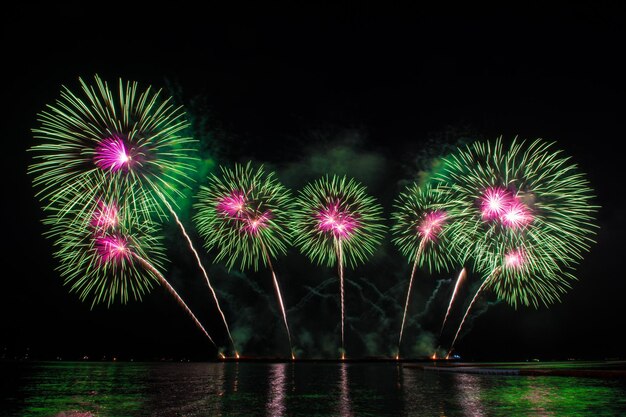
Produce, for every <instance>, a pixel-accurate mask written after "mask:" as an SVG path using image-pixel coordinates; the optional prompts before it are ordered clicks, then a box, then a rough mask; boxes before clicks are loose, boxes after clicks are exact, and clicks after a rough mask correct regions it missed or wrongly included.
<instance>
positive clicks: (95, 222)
mask: <svg viewBox="0 0 626 417" xmlns="http://www.w3.org/2000/svg"><path fill="white" fill-rule="evenodd" d="M117 213H118V208H117V205H116V204H115V203H111V204H106V203H105V202H103V201H98V207H97V208H96V209H95V210H94V212H93V214H92V215H91V226H92V227H93V228H95V229H98V230H106V229H114V228H115V227H116V226H117V223H118V215H117Z"/></svg>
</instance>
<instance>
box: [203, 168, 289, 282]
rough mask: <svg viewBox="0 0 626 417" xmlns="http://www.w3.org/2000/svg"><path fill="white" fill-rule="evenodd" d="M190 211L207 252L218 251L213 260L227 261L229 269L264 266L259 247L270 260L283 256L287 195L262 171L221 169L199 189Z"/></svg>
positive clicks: (285, 191) (287, 236)
mask: <svg viewBox="0 0 626 417" xmlns="http://www.w3.org/2000/svg"><path fill="white" fill-rule="evenodd" d="M194 207H195V208H196V210H197V212H196V215H195V216H194V221H195V222H196V225H197V228H198V232H199V233H200V235H201V236H202V237H203V238H204V242H205V247H206V248H207V250H209V251H210V250H214V249H215V250H217V257H216V261H220V260H225V261H226V264H227V266H228V267H229V268H232V267H233V266H235V265H236V264H239V266H240V267H241V269H247V268H250V267H252V268H254V269H255V270H256V269H258V267H259V264H263V265H267V259H266V257H265V256H264V252H263V246H264V247H265V250H267V254H268V256H269V257H271V258H276V257H277V256H278V255H280V254H285V253H286V251H287V245H288V244H289V241H290V239H291V235H290V233H289V228H288V227H287V221H288V219H287V215H288V211H289V210H290V207H291V198H290V193H289V191H288V190H287V189H286V188H285V187H284V186H283V185H282V184H280V183H279V182H278V181H277V180H276V177H275V176H274V173H269V174H268V173H266V172H265V170H264V169H263V167H260V168H258V169H256V170H255V169H253V168H252V166H251V164H247V165H245V166H244V165H235V167H234V169H232V170H231V169H227V168H222V176H221V178H220V177H217V176H215V175H213V176H211V177H210V178H209V184H208V185H207V186H201V187H200V191H199V192H198V195H197V198H196V203H195V204H194Z"/></svg>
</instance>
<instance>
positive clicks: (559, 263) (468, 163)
mask: <svg viewBox="0 0 626 417" xmlns="http://www.w3.org/2000/svg"><path fill="white" fill-rule="evenodd" d="M552 146H553V145H552V144H550V143H547V142H544V141H542V140H539V139H538V140H535V141H532V142H526V141H518V140H514V141H513V142H512V144H511V145H510V146H508V147H506V146H505V145H504V144H503V142H502V140H501V139H498V140H496V141H495V143H489V142H476V143H474V144H472V145H470V146H467V147H465V148H464V149H460V150H459V151H458V152H457V153H455V154H453V155H451V156H449V157H447V158H445V160H444V166H443V170H442V171H441V172H440V173H438V174H437V175H436V176H435V181H436V182H437V183H438V184H439V188H440V189H441V190H443V191H444V192H446V193H449V195H450V201H449V202H448V203H447V205H448V206H450V207H451V208H452V207H454V208H455V209H457V210H462V211H463V212H464V213H466V215H465V216H464V217H463V220H462V221H459V222H455V224H453V225H451V233H453V234H454V232H455V230H457V231H459V232H460V231H461V229H462V231H463V232H464V234H465V235H470V236H472V240H473V241H474V242H475V244H474V245H472V246H471V249H470V250H469V253H468V255H470V256H472V258H473V259H474V260H475V269H477V270H478V271H480V272H482V273H483V274H484V275H485V277H488V282H487V283H486V285H485V286H486V287H487V288H488V287H491V288H493V289H494V290H495V292H496V294H497V295H498V297H500V298H502V299H504V300H506V301H507V302H508V303H509V304H511V305H513V306H517V305H518V304H523V305H531V304H532V305H534V306H537V305H538V304H539V303H543V304H546V305H547V304H550V303H553V302H555V301H558V300H559V299H560V295H561V294H563V293H564V292H565V291H566V290H567V288H569V286H570V283H571V281H572V280H573V279H574V276H573V275H572V273H571V270H572V268H573V267H574V266H575V264H576V263H577V262H578V261H579V260H580V259H581V258H582V254H583V253H584V252H585V251H587V250H588V249H589V245H590V243H591V242H593V235H594V231H595V228H596V226H595V224H594V214H595V212H596V210H597V207H596V206H594V205H593V204H592V199H593V191H592V189H591V188H590V186H589V182H588V181H587V179H586V178H585V176H584V175H583V174H582V173H580V172H578V171H577V167H576V165H575V164H573V163H572V162H571V161H570V158H568V157H564V156H562V152H561V151H559V150H553V149H552Z"/></svg>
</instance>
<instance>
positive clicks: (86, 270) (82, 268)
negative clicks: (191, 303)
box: [45, 184, 215, 345]
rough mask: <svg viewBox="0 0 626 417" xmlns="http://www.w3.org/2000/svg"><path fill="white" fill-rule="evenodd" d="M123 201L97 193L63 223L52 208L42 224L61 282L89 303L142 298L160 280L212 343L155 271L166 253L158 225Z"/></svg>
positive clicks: (177, 296) (124, 301)
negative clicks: (46, 228)
mask: <svg viewBox="0 0 626 417" xmlns="http://www.w3.org/2000/svg"><path fill="white" fill-rule="evenodd" d="M89 187H90V185H89V184H86V185H85V188H86V189H87V188H89ZM82 194H83V195H84V193H82ZM65 197H66V198H71V195H70V194H65ZM76 198H78V197H76ZM122 199H124V197H122V196H119V195H116V196H114V197H102V196H99V197H98V198H97V199H96V200H94V202H93V203H92V204H87V207H86V208H84V209H83V208H81V209H80V210H77V211H76V216H75V218H74V221H72V222H67V221H65V220H66V218H67V213H64V214H63V215H62V216H61V217H57V214H58V213H61V212H62V210H58V211H56V212H55V211H54V210H50V214H49V216H48V217H47V219H46V221H45V222H46V223H48V224H50V225H51V229H50V231H49V232H48V235H49V237H52V238H53V239H54V245H55V247H56V251H55V257H56V258H57V259H58V260H59V268H58V270H59V272H60V274H61V276H62V277H63V278H64V281H65V284H66V285H68V286H69V287H70V291H71V292H75V293H78V295H79V297H80V299H81V300H83V301H86V300H91V305H92V307H93V306H94V305H96V304H98V303H106V304H107V305H111V304H112V303H114V302H116V301H119V302H122V303H126V302H127V301H128V300H129V298H130V299H134V300H140V299H141V298H142V296H143V295H144V294H146V293H147V292H149V291H150V290H151V289H152V287H153V285H154V284H155V283H159V284H161V285H163V286H164V287H165V288H166V289H167V290H168V292H169V293H170V294H172V296H174V298H175V299H176V301H177V302H178V303H179V304H180V305H181V306H182V307H183V308H184V310H185V311H186V312H187V314H189V316H190V317H191V319H192V320H193V321H194V323H195V324H196V326H198V328H199V329H200V330H201V331H202V332H203V333H204V335H205V336H206V337H207V338H208V339H209V340H210V341H211V343H213V345H215V343H214V341H213V339H212V338H211V336H210V335H209V334H208V333H207V331H206V330H205V328H204V327H203V326H202V324H201V323H200V321H199V320H198V319H197V318H196V316H195V315H194V314H193V312H192V311H191V310H190V309H189V307H188V306H187V304H186V303H185V302H184V301H183V299H182V298H181V297H180V296H179V295H178V293H177V292H176V290H175V289H174V288H173V287H172V286H171V285H170V283H169V282H168V281H167V280H166V279H165V277H164V276H163V274H162V273H160V272H159V269H162V263H163V261H164V260H165V257H164V249H163V246H162V245H161V242H160V239H159V238H158V237H157V236H158V234H157V233H156V232H157V230H156V226H155V225H154V224H153V223H152V222H150V221H148V220H146V219H140V218H138V217H137V216H136V214H134V213H133V211H132V210H130V209H128V208H127V207H126V206H125V205H122V204H120V200H122ZM81 200H82V198H81ZM54 213H56V214H54Z"/></svg>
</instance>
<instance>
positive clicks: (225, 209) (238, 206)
mask: <svg viewBox="0 0 626 417" xmlns="http://www.w3.org/2000/svg"><path fill="white" fill-rule="evenodd" d="M245 208H246V196H245V194H244V193H242V192H241V191H238V190H235V191H232V192H231V193H230V195H227V196H226V197H222V198H221V199H220V200H219V201H218V203H217V211H218V212H219V213H220V214H222V215H223V216H224V217H230V218H231V219H237V220H240V219H241V218H242V216H243V211H244V210H245Z"/></svg>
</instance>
